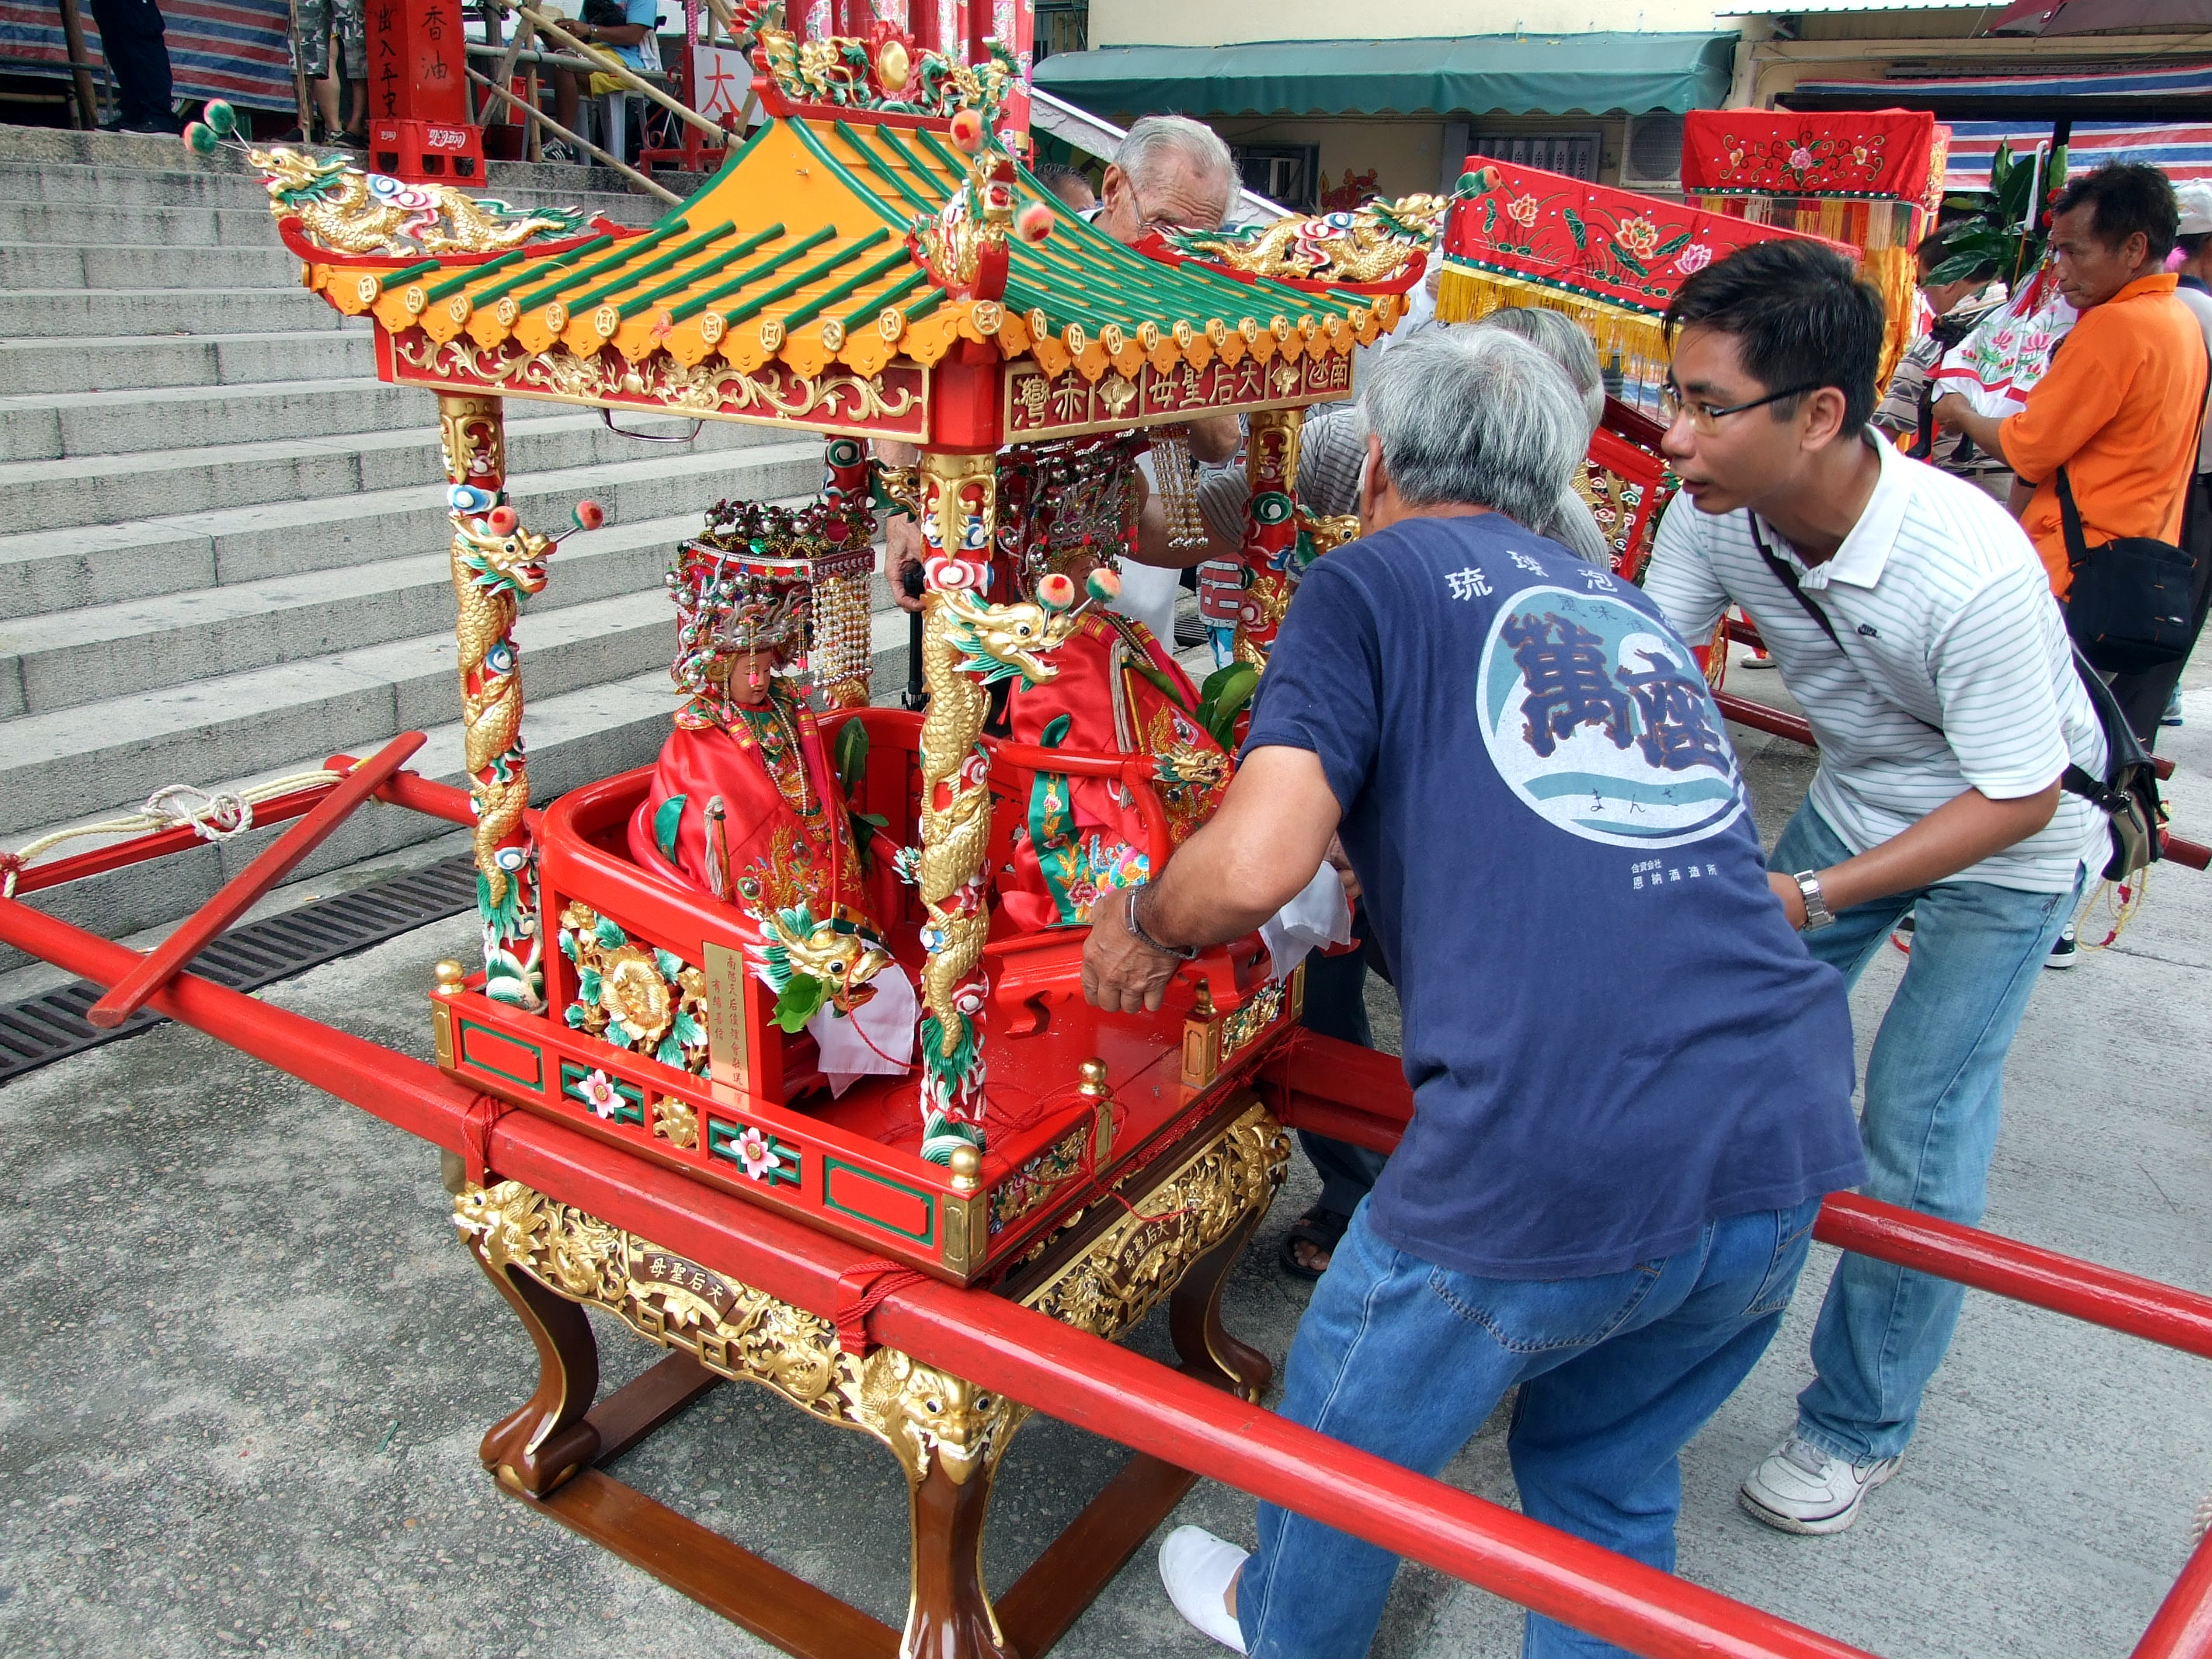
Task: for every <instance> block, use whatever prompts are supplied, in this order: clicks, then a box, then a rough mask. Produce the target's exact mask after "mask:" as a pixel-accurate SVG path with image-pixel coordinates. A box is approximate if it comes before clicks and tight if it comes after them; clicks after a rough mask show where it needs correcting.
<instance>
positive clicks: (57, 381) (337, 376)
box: [0, 301, 376, 396]
mask: <svg viewBox="0 0 2212 1659" xmlns="http://www.w3.org/2000/svg"><path fill="white" fill-rule="evenodd" d="M316 303H317V304H320V303H321V301H316ZM375 372H376V341H375V337H374V334H373V333H372V331H371V329H370V326H369V325H366V324H362V323H356V325H354V326H352V327H349V328H344V329H331V328H310V329H299V330H290V331H286V330H274V331H257V332H252V333H240V334H199V335H190V336H186V335H177V336H154V337H138V338H135V339H134V338H131V337H117V336H112V335H110V336H106V337H96V336H88V337H75V338H67V337H65V338H62V339H55V340H0V394H5V395H11V396H32V395H37V394H48V395H51V394H52V393H56V392H60V393H68V392H112V391H131V390H137V389H140V388H143V387H154V386H242V385H246V384H250V383H252V382H255V381H267V380H343V379H344V378H346V377H348V376H351V375H362V374H374V373H375Z"/></svg>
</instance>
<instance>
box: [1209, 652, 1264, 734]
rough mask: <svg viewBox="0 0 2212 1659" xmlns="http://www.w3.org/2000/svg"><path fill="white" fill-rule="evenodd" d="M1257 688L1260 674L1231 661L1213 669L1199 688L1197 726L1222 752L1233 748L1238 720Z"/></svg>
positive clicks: (1247, 666) (1250, 667)
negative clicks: (1204, 731)
mask: <svg viewBox="0 0 2212 1659" xmlns="http://www.w3.org/2000/svg"><path fill="white" fill-rule="evenodd" d="M1259 689H1260V671H1259V670H1258V669H1256V668H1255V667H1253V666H1252V665H1251V664H1250V663H1249V662H1232V663H1231V664H1230V665H1228V666H1226V667H1225V668H1217V669H1215V670H1214V671H1212V673H1211V674H1208V675H1207V676H1206V684H1204V685H1201V686H1200V687H1199V688H1198V723H1199V724H1200V726H1204V727H1205V728H1206V730H1207V731H1209V732H1212V734H1213V740H1214V742H1216V743H1218V744H1220V745H1221V746H1222V747H1223V748H1224V749H1234V748H1235V747H1236V746H1237V743H1236V738H1237V715H1239V714H1242V713H1243V712H1244V705H1245V704H1247V703H1249V702H1251V701H1252V694H1253V693H1254V692H1255V691H1257V690H1259Z"/></svg>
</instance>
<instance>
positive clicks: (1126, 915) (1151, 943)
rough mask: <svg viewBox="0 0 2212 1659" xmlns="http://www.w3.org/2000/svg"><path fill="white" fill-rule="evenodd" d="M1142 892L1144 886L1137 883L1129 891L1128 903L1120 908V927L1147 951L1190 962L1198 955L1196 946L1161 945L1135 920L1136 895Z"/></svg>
mask: <svg viewBox="0 0 2212 1659" xmlns="http://www.w3.org/2000/svg"><path fill="white" fill-rule="evenodd" d="M1144 890H1145V884H1144V883H1142V882H1139V883H1138V884H1136V885H1135V886H1134V887H1132V888H1131V889H1130V890H1129V902H1127V904H1125V905H1123V906H1122V907H1121V925H1122V926H1123V927H1127V929H1128V930H1129V937H1130V938H1131V939H1135V940H1136V941H1137V942H1138V943H1139V945H1144V946H1145V947H1146V948H1147V949H1148V950H1153V951H1158V952H1159V953H1160V954H1161V955H1162V956H1164V957H1181V958H1182V960H1183V961H1185V962H1188V961H1190V960H1191V959H1192V958H1193V957H1195V956H1197V955H1198V946H1196V945H1163V944H1161V943H1160V942H1159V940H1158V939H1154V938H1153V937H1152V935H1151V934H1150V933H1146V931H1145V929H1144V925H1143V924H1142V923H1141V922H1139V921H1138V920H1137V895H1138V894H1139V893H1141V892H1143V891H1144Z"/></svg>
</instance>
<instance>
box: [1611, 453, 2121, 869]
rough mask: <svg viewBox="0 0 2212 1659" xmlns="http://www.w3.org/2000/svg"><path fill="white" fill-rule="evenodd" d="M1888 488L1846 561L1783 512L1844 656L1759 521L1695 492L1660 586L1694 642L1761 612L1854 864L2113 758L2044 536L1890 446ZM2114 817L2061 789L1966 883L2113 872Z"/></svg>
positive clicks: (1672, 519) (1669, 527) (1860, 525)
mask: <svg viewBox="0 0 2212 1659" xmlns="http://www.w3.org/2000/svg"><path fill="white" fill-rule="evenodd" d="M1873 448H1874V450H1875V453H1877V454H1878V455H1879V456H1880V457H1881V479H1880V481H1879V482H1878V483H1876V485H1875V492H1874V495H1873V496H1872V497H1871V498H1870V499H1869V501H1868V502H1867V505H1866V510H1865V511H1864V512H1863V513H1861V514H1860V515H1859V520H1858V522H1857V524H1856V525H1854V526H1851V531H1850V534H1849V535H1848V536H1846V537H1844V543H1843V545H1842V546H1841V547H1839V548H1838V549H1837V550H1836V554H1835V556H1834V557H1832V558H1831V559H1829V560H1827V561H1826V562H1825V563H1821V564H1818V565H1814V566H1812V567H1811V568H1808V567H1807V566H1806V565H1805V564H1804V562H1802V560H1800V559H1799V558H1798V557H1797V555H1796V550H1794V549H1793V548H1791V546H1790V544H1789V542H1788V541H1787V540H1785V539H1784V538H1783V536H1782V535H1781V533H1780V532H1778V531H1777V530H1775V529H1774V528H1773V527H1772V526H1770V525H1768V524H1766V523H1765V521H1764V520H1761V521H1760V524H1759V535H1760V536H1762V537H1764V538H1765V543H1766V545H1767V547H1768V549H1769V550H1771V551H1772V552H1773V553H1774V554H1776V555H1777V556H1778V557H1780V558H1782V559H1783V560H1784V561H1786V562H1789V564H1790V566H1791V567H1792V568H1795V569H1796V572H1797V573H1798V576H1799V580H1800V583H1801V586H1802V588H1803V590H1804V592H1805V594H1806V597H1807V598H1808V599H1811V600H1812V601H1813V603H1814V604H1815V605H1819V606H1820V607H1821V608H1822V609H1823V610H1824V611H1826V613H1827V616H1828V619H1829V621H1830V623H1832V624H1833V626H1834V628H1835V630H1836V635H1837V639H1838V641H1841V644H1840V646H1839V645H1838V644H1835V643H1832V642H1831V641H1829V639H1828V636H1827V635H1826V633H1825V632H1823V631H1822V629H1821V628H1820V624H1819V623H1816V622H1814V620H1813V618H1812V617H1809V616H1808V615H1807V614H1806V612H1805V610H1804V608H1803V607H1802V606H1801V605H1799V604H1798V603H1797V601H1796V599H1792V598H1791V597H1790V591H1789V590H1788V589H1787V588H1786V587H1784V586H1783V585H1782V583H1781V581H1780V580H1778V578H1777V577H1776V576H1775V574H1773V572H1772V571H1771V570H1770V569H1768V568H1767V566H1766V563H1765V561H1764V560H1763V559H1761V558H1760V557H1759V548H1758V546H1757V544H1755V543H1754V542H1753V531H1752V524H1751V515H1750V513H1748V512H1747V511H1742V510H1739V511H1737V512H1734V513H1723V514H1722V515H1720V516H1718V517H1715V516H1712V515H1711V514H1707V513H1700V512H1699V511H1698V509H1697V507H1695V506H1693V505H1692V502H1691V501H1690V499H1689V497H1688V496H1686V495H1682V496H1677V497H1676V498H1675V500H1674V501H1673V502H1672V503H1671V504H1669V506H1668V508H1667V513H1666V517H1665V518H1664V519H1663V520H1662V521H1661V523H1660V526H1659V534H1658V538H1657V540H1656V544H1655V547H1654V549H1653V552H1652V556H1651V563H1650V570H1649V572H1648V574H1646V576H1645V578H1644V588H1645V591H1646V592H1649V593H1650V596H1651V598H1652V599H1655V600H1656V601H1657V603H1658V605H1659V608H1660V609H1661V610H1662V611H1664V612H1665V613H1666V616H1667V619H1668V621H1669V622H1671V623H1674V626H1675V627H1676V628H1677V629H1679V630H1680V632H1681V633H1682V635H1684V637H1686V638H1687V639H1691V640H1703V639H1705V637H1707V636H1708V635H1710V634H1711V632H1712V629H1713V624H1714V623H1717V622H1718V621H1719V620H1720V616H1721V612H1722V611H1723V610H1725V609H1726V608H1727V607H1728V606H1729V605H1741V606H1742V607H1743V610H1744V612H1745V614H1746V615H1747V616H1748V617H1750V618H1751V619H1752V621H1753V623H1756V624H1758V627H1759V635H1760V637H1761V638H1763V639H1764V640H1765V641H1766V648H1767V649H1768V650H1769V651H1770V652H1771V653H1773V656H1774V659H1775V661H1776V662H1777V664H1778V665H1779V666H1780V668H1781V670H1782V679H1783V683H1784V684H1785V685H1786V686H1788V687H1789V689H1790V694H1791V695H1792V696H1795V697H1796V699H1797V702H1798V703H1799V704H1800V705H1801V706H1802V708H1804V710H1805V716H1806V718H1807V719H1808V720H1810V721H1811V722H1812V725H1813V735H1814V738H1816V739H1818V741H1819V743H1820V770H1819V772H1818V773H1817V774H1816V775H1814V779H1813V787H1812V789H1811V791H1810V793H1809V794H1808V797H1807V799H1808V800H1809V801H1810V802H1811V804H1812V805H1813V808H1814V811H1817V812H1819V813H1820V816H1821V817H1823V818H1825V819H1826V820H1827V822H1828V824H1829V825H1830V827H1831V828H1832V829H1834V830H1835V832H1836V834H1837V835H1838V836H1840V837H1841V838H1842V840H1843V842H1844V844H1845V845H1846V846H1848V847H1849V848H1850V849H1851V850H1852V851H1853V852H1854V853H1863V852H1865V851H1867V850H1868V849H1869V848H1872V847H1874V846H1876V845H1877V844H1879V843H1880V842H1885V841H1887V840H1888V839H1889V838H1890V837H1891V836H1895V835H1898V834H1899V833H1900V832H1901V831H1903V830H1905V829H1908V828H1910V827H1911V825H1912V824H1914V823H1918V822H1919V821H1920V820H1921V819H1922V818H1923V817H1927V816H1928V814H1929V813H1930V812H1932V811H1935V810H1936V808H1937V807H1939V806H1941V805H1943V804H1944V803H1945V802H1946V801H1948V800H1950V799H1954V797H1956V796H1958V795H1960V794H1962V793H1965V792H1966V789H1967V788H1968V787H1974V788H1978V789H1979V790H1980V791H1981V792H1982V793H1984V794H1985V795H1988V796H1989V797H1990V798H1991V799H1996V800H2007V799H2017V798H2018V797H2020V796H2022V795H2032V794H2034V793H2037V792H2038V791H2039V790H2041V789H2045V788H2048V787H2050V786H2051V783H2052V782H2053V781H2055V780H2057V777H2058V775H2060V774H2061V773H2062V772H2063V771H2064V770H2065V769H2066V765H2067V763H2068V761H2069V760H2072V761H2074V762H2075V763H2078V764H2079V765H2080V766H2081V767H2082V769H2084V770H2086V771H2087V772H2089V773H2091V774H2093V775H2102V773H2103V771H2104V767H2105V738H2104V732H2102V730H2101V729H2100V727H2099V726H2098V724H2097V715H2096V711H2095V710H2094V709H2093V708H2092V707H2091V706H2090V702H2089V696H2088V694H2087V692H2086V691H2084V690H2082V689H2081V681H2080V680H2079V679H2078V678H2075V668H2074V661H2073V655H2072V651H2071V647H2069V643H2068V641H2067V636H2066V623H2065V621H2064V619H2063V617H2061V615H2060V614H2059V610H2058V603H2057V600H2056V599H2053V598H2052V597H2051V584H2050V581H2049V580H2048V579H2047V578H2046V577H2045V574H2044V571H2043V566H2042V563H2041V562H2040V561H2039V559H2038V558H2037V556H2036V552H2035V548H2034V546H2033V544H2032V543H2030V542H2029V540H2028V539H2027V533H2026V532H2023V531H2022V530H2021V527H2020V526H2019V525H2018V524H2017V523H2015V521H2014V520H2013V519H2012V517H2011V516H2010V515H2009V514H2008V513H2006V512H2005V510H2004V509H2003V508H2002V507H1999V506H1998V505H1997V504H1996V502H1995V501H1991V500H1990V498H1989V497H1988V496H1987V495H1984V494H1983V493H1982V491H1981V490H1979V489H1976V488H1975V487H1974V486H1973V485H1972V484H1971V483H1966V482H1965V481H1964V480H1961V479H1959V478H1954V477H1948V476H1946V475H1945V474H1943V473H1941V472H1938V471H1936V469H1935V468H1934V467H1932V466H1928V465H1923V463H1921V462H1919V461H1914V460H1908V459H1906V458H1905V456H1903V455H1901V454H1899V453H1898V452H1897V451H1896V450H1895V449H1894V448H1893V447H1891V446H1889V445H1887V444H1875V445H1873ZM2105 837H2106V826H2105V819H2104V817H2103V815H2102V814H2101V813H2100V811H2098V810H2097V809H2096V808H2095V807H2094V806H2093V805H2090V804H2089V803H2088V802H2087V801H2085V800H2083V799H2081V798H2080V797H2079V796H2077V795H2071V794H2062V795H2061V796H2060V797H2059V798H2058V810H2057V812H2056V813H2054V814H2053V815H2052V817H2051V822H2050V823H2048V824H2047V825H2045V827H2044V828H2043V829H2039V830H2038V831H2037V832H2036V833H2035V834H2034V835H2033V836H2029V837H2028V838H2027V840H2025V841H2023V842H2018V843H2016V844H2015V845H2014V846H2012V847H2008V848H2006V849H2005V850H2004V851H2003V852H2002V853H1998V854H1995V855H1993V856H1992V857H1990V858H1986V859H1984V860H1982V861H1981V862H1980V863H1979V864H1977V865H1974V866H1972V867H1970V868H1968V869H1966V870H1963V871H1961V872H1960V873H1959V874H1958V875H1956V876H1954V877H1951V878H1949V879H1951V880H1954V881H1983V882H1988V883H1990V884H1991V885H1993V886H1997V887H2011V888H2018V889H2022V890H2027V891H2029V892H2056V893H2063V892H2065V891H2067V890H2069V889H2070V888H2071V887H2072V886H2073V884H2074V878H2075V867H2076V866H2078V865H2079V864H2080V863H2081V861H2082V860H2084V859H2085V858H2090V859H2093V861H2094V862H2096V863H2098V864H2100V865H2101V863H2102V862H2103V860H2104V853H2103V850H2102V849H2103V847H2104V842H2105Z"/></svg>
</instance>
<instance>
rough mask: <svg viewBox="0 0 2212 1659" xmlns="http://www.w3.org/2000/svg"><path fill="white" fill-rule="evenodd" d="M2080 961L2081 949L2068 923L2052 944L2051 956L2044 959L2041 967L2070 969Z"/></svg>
mask: <svg viewBox="0 0 2212 1659" xmlns="http://www.w3.org/2000/svg"><path fill="white" fill-rule="evenodd" d="M2079 961H2081V945H2079V944H2078V943H2077V942H2076V941H2075V937H2074V928H2073V926H2072V924H2071V923H2069V924H2068V925H2067V927H2066V928H2065V929H2064V931H2063V932H2062V933H2060V934H2059V935H2058V937H2057V939H2056V940H2055V941H2054V942H2053V943H2052V945H2051V954H2050V955H2049V956H2047V957H2044V959H2043V965H2044V966H2045V967H2046V968H2071V967H2072V966H2073V965H2074V964H2075V963H2077V962H2079Z"/></svg>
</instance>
